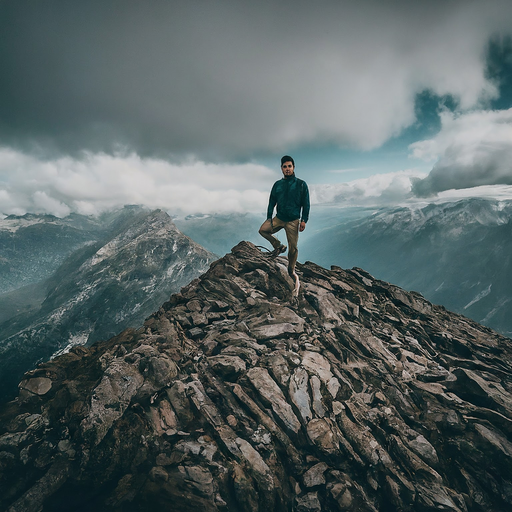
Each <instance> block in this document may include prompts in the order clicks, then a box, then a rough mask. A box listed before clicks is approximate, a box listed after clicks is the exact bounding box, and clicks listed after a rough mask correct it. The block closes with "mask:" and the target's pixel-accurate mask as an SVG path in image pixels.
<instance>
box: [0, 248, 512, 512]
mask: <svg viewBox="0 0 512 512" xmlns="http://www.w3.org/2000/svg"><path fill="white" fill-rule="evenodd" d="M298 271H299V274H300V276H301V281H302V287H301V291H300V293H299V297H298V298H297V300H293V299H292V290H293V282H292V281H291V279H290V278H289V276H288V275H287V271H286V260H285V259H284V258H277V259H271V258H269V257H268V256H266V255H264V254H262V253H260V252H259V251H258V250H257V249H256V248H255V247H254V246H253V245H252V244H250V243H247V242H241V243H240V244H238V245H237V246H236V247H234V248H233V250H232V252H231V253H230V254H228V255H226V256H224V257H223V258H221V259H220V260H217V261H215V262H214V263H212V265H211V266H210V268H209V270H208V271H207V272H206V273H204V274H202V275H201V276H200V277H199V278H196V279H195V280H193V281H192V282H191V283H190V284H189V285H187V286H186V287H184V288H182V290H181V291H180V293H177V294H174V295H173V296H172V297H171V299H170V301H168V302H166V303H164V304H163V305H162V306H161V307H160V308H159V310H158V311H156V312H155V313H154V314H153V315H151V316H150V317H149V318H148V319H147V320H146V322H145V323H144V326H143V327H141V328H139V329H129V330H127V331H124V332H123V333H121V334H120V335H118V336H116V337H115V338H112V339H111V340H108V341H105V342H98V343H96V344H94V345H93V346H91V347H89V348H85V347H75V348H74V349H72V350H71V351H70V353H68V354H65V355H62V356H60V357H57V358H56V359H54V360H53V361H51V362H49V363H45V364H43V365H40V367H39V368H37V369H36V370H34V371H32V372H29V373H28V374H26V375H25V377H24V379H23V381H22V382H21V384H20V394H19V397H18V399H17V400H16V401H15V402H11V403H9V404H6V405H4V406H3V407H0V425H1V426H2V432H1V435H0V462H1V464H0V473H1V474H0V479H1V480H2V483H3V487H4V489H7V491H6V492H5V493H3V494H2V495H1V496H0V505H2V506H4V507H6V508H8V507H10V508H8V510H9V511H10V512H16V511H22V510H23V511H24V512H28V511H31V510H34V511H36V510H39V509H41V508H43V507H44V510H45V512H46V511H53V512H55V511H61V510H69V508H70V507H71V508H73V509H74V510H77V511H79V510H83V511H86V510H96V511H121V510H123V511H128V512H129V511H138V510H146V509H147V504H148V503H151V505H152V506H153V507H154V508H158V507H172V508H175V509H179V510H180V511H183V512H187V511H197V510H205V511H225V510H243V511H250V510H288V511H300V512H304V511H311V512H313V511H315V512H317V511H322V510H326V511H336V510H340V511H341V510H346V511H353V512H356V511H357V512H364V511H376V510H381V511H392V510H404V511H413V510H414V511H420V512H426V511H434V510H445V511H453V512H476V511H486V512H487V511H488V512H491V511H493V512H499V511H505V510H508V509H509V508H510V506H511V505H512V483H511V481H510V474H511V472H510V468H512V443H511V439H512V399H511V394H510V393H511V390H512V378H511V377H512V367H511V363H510V361H511V360H512V358H511V356H512V349H511V347H510V340H509V339H508V338H505V337H503V336H500V335H499V334H497V333H495V332H494V331H492V330H491V329H488V328H486V327H483V326H480V325H478V324H477V323H475V322H473V321H471V320H469V319H467V318H465V317H463V316H461V315H457V314H453V313H450V312H449V311H447V310H446V309H445V308H443V307H440V306H435V305H433V304H431V303H430V302H428V301H427V300H426V299H424V298H423V297H422V296H421V295H420V294H417V293H409V292H406V291H404V290H402V289H400V288H398V287H397V286H394V285H390V284H388V283H385V282H383V281H379V280H376V279H375V278H373V277H372V276H371V275H370V274H368V273H367V272H365V271H364V270H362V269H359V268H354V269H351V270H343V269H341V268H339V267H334V268H333V269H331V270H327V269H324V268H322V267H320V266H318V265H315V264H314V263H311V262H306V263H305V264H304V265H301V264H298ZM66 507H67V508H66ZM145 507H146V508H145Z"/></svg>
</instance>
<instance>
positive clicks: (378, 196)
mask: <svg viewBox="0 0 512 512" xmlns="http://www.w3.org/2000/svg"><path fill="white" fill-rule="evenodd" d="M422 177H424V174H423V173H421V172H419V171H416V170H407V171H398V172H393V173H387V174H375V175H374V176H370V177H368V178H362V179H358V180H354V181H349V182H348V183H339V184H335V185H311V186H310V196H311V202H312V204H325V203H339V204H341V205H343V206H370V205H386V204H393V205H394V204H398V203H403V202H405V201H407V200H409V198H410V196H411V187H412V180H413V179H415V178H416V179H419V178H422Z"/></svg>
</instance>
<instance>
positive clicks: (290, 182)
mask: <svg viewBox="0 0 512 512" xmlns="http://www.w3.org/2000/svg"><path fill="white" fill-rule="evenodd" d="M276 204H277V218H278V219H281V220H282V221H284V222H290V221H291V220H296V219H301V220H303V221H304V222H307V221H308V219H309V189H308V186H307V184H306V182H305V181H303V180H301V179H299V178H297V177H296V176H295V174H292V175H291V176H290V177H289V178H284V177H283V178H282V179H280V180H279V181H276V182H275V183H274V186H273V187H272V191H271V192H270V199H269V201H268V209H267V219H271V218H272V215H273V213H274V207H275V206H276ZM301 209H302V217H301V212H300V211H301Z"/></svg>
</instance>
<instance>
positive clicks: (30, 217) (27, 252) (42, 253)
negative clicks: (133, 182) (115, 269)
mask: <svg viewBox="0 0 512 512" xmlns="http://www.w3.org/2000/svg"><path fill="white" fill-rule="evenodd" d="M145 213H147V210H143V209H142V208H141V207H139V206H125V207H124V208H121V209H119V210H115V211H112V212H108V213H105V214H102V215H100V216H98V217H93V216H85V215H78V214H74V213H73V214H71V215H68V216H67V217H64V218H59V217H55V216H53V215H37V214H32V213H27V214H25V215H22V216H18V215H9V216H7V217H5V218H3V219H0V294H4V293H6V292H9V291H11V290H15V289H17V288H20V287H22V286H27V285H31V284H34V283H38V282H40V281H42V280H44V279H46V278H48V277H50V276H51V275H52V274H53V272H55V271H56V270H57V268H58V267H59V265H61V264H62V262H63V261H64V260H65V259H66V257H68V256H69V255H70V254H71V253H73V252H74V251H76V250H77V249H79V248H80V247H84V246H85V245H87V244H91V243H93V242H98V241H101V240H108V239H109V238H110V237H112V235H113V233H115V232H116V231H119V230H120V229H123V226H124V225H125V224H126V223H129V222H131V221H132V219H133V218H134V217H136V216H137V215H139V214H145Z"/></svg>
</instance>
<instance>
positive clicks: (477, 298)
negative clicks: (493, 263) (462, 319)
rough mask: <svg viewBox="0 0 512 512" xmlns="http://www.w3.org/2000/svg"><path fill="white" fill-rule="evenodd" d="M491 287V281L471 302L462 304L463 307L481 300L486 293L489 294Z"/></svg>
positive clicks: (465, 307) (466, 307)
mask: <svg viewBox="0 0 512 512" xmlns="http://www.w3.org/2000/svg"><path fill="white" fill-rule="evenodd" d="M491 288H492V283H491V284H490V285H489V286H488V287H487V288H486V289H485V290H483V291H481V292H480V293H479V294H478V295H477V296H476V297H475V298H474V299H473V300H472V301H471V302H469V303H468V304H466V305H465V306H464V309H468V308H469V307H471V306H472V305H473V304H475V303H476V302H478V301H479V300H482V299H483V298H484V297H487V295H489V294H490V293H491Z"/></svg>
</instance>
